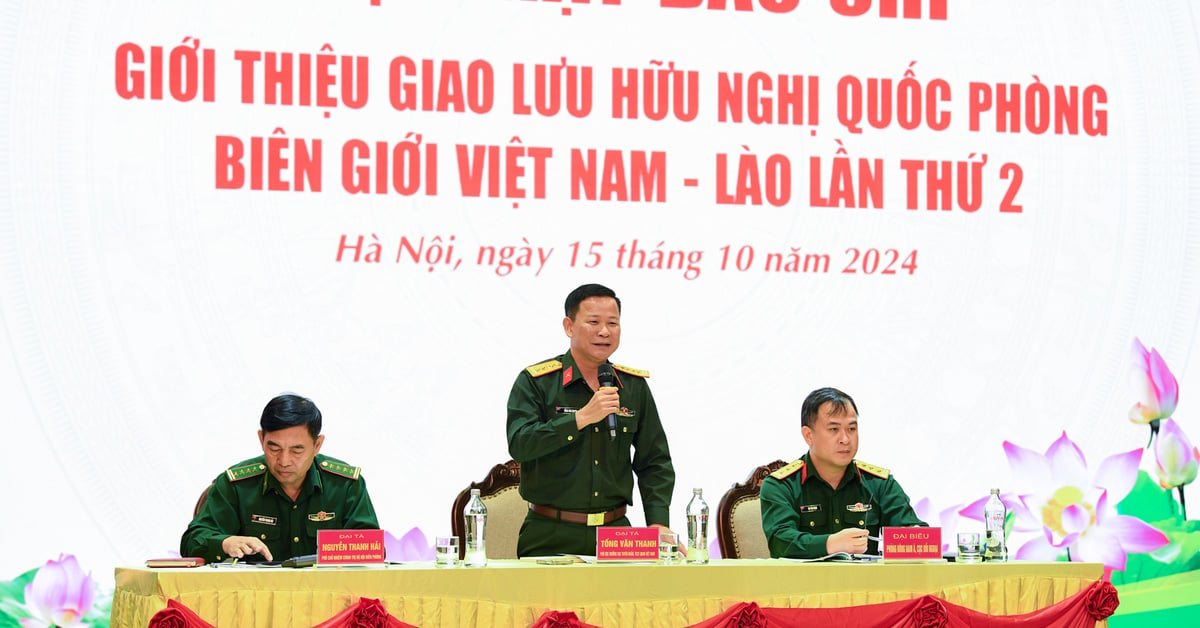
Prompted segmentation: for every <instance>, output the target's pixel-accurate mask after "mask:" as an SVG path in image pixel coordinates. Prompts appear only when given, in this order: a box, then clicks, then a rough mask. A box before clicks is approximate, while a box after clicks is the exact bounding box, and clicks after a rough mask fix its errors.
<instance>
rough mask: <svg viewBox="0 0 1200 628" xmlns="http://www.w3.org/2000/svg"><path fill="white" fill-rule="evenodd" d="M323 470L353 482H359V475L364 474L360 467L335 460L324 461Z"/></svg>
mask: <svg viewBox="0 0 1200 628" xmlns="http://www.w3.org/2000/svg"><path fill="white" fill-rule="evenodd" d="M321 468H322V469H325V470H326V471H328V472H330V473H333V474H336V475H340V476H342V477H344V478H350V479H351V480H357V479H358V474H359V473H361V472H362V469H360V468H358V467H353V466H350V465H348V464H345V463H342V462H335V461H333V460H322V461H321Z"/></svg>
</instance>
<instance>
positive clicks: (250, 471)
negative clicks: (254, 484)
mask: <svg viewBox="0 0 1200 628" xmlns="http://www.w3.org/2000/svg"><path fill="white" fill-rule="evenodd" d="M266 472H267V465H265V464H263V463H261V462H252V463H250V464H244V465H241V466H237V467H229V468H228V469H226V470H225V476H226V477H228V478H229V481H230V482H237V481H238V480H245V479H246V478H254V477H258V476H260V475H262V474H264V473H266Z"/></svg>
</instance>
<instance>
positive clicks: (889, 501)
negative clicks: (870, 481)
mask: <svg viewBox="0 0 1200 628" xmlns="http://www.w3.org/2000/svg"><path fill="white" fill-rule="evenodd" d="M877 499H878V500H879V507H880V508H881V509H882V510H883V513H882V517H881V518H880V519H881V525H885V526H928V525H929V524H928V523H925V522H924V521H921V519H920V517H917V513H916V511H914V510H913V508H912V504H911V503H910V502H909V500H908V495H907V494H905V492H904V489H903V488H900V483H899V482H897V481H896V478H895V476H889V477H888V479H887V480H885V481H884V483H883V488H882V489H881V490H880V491H879V496H878V498H877Z"/></svg>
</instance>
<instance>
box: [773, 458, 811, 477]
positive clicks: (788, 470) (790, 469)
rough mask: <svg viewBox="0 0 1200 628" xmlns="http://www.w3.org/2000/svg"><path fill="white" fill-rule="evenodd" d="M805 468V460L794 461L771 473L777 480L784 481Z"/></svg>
mask: <svg viewBox="0 0 1200 628" xmlns="http://www.w3.org/2000/svg"><path fill="white" fill-rule="evenodd" d="M803 468H804V461H803V460H793V461H791V462H789V463H787V464H785V465H783V466H782V467H779V468H778V469H776V470H775V471H773V472H772V473H771V477H773V478H775V479H776V480H782V479H784V478H786V477H787V476H789V475H791V474H793V473H795V472H797V471H799V470H800V469H803Z"/></svg>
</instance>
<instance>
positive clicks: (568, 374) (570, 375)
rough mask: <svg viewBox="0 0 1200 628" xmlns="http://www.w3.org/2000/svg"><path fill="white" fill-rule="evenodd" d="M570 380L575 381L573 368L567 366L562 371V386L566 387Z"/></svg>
mask: <svg viewBox="0 0 1200 628" xmlns="http://www.w3.org/2000/svg"><path fill="white" fill-rule="evenodd" d="M572 379H575V367H573V366H568V367H567V368H565V369H563V383H562V385H563V386H566V385H567V384H570V383H571V380H572Z"/></svg>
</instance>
